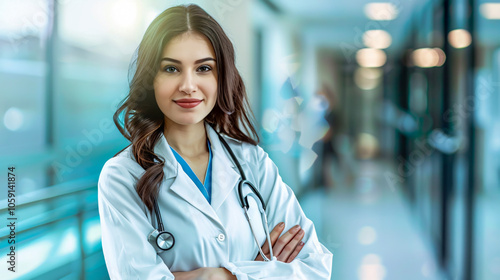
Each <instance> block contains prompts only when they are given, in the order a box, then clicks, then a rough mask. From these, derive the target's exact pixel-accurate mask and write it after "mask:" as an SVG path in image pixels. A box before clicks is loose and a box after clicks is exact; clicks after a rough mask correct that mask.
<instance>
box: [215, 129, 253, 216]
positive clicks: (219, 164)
mask: <svg viewBox="0 0 500 280" xmlns="http://www.w3.org/2000/svg"><path fill="white" fill-rule="evenodd" d="M206 130H207V136H208V138H209V140H210V143H211V148H212V155H213V157H212V208H213V209H214V210H215V211H217V210H218V209H219V207H220V206H221V205H222V204H223V203H224V201H225V200H226V198H227V196H228V195H229V194H230V193H231V192H232V191H233V189H234V188H235V186H236V185H237V183H238V182H239V180H240V178H241V176H240V174H239V172H238V169H237V167H236V165H235V164H234V162H233V161H232V159H231V156H230V155H229V153H228V152H227V151H226V149H225V148H224V146H223V144H222V143H221V141H220V139H219V137H218V135H217V133H216V132H215V130H214V129H213V128H212V127H211V126H210V125H208V124H206ZM235 154H237V153H235ZM245 164H246V163H245V162H242V161H241V160H240V165H241V166H242V167H243V166H244V165H245Z"/></svg>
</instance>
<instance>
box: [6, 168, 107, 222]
mask: <svg viewBox="0 0 500 280" xmlns="http://www.w3.org/2000/svg"><path fill="white" fill-rule="evenodd" d="M96 186H97V179H96V178H95V176H90V177H84V178H80V179H77V180H72V181H69V182H64V183H61V184H57V185H54V186H52V187H47V188H43V189H39V190H36V191H32V192H29V193H26V194H23V195H21V196H18V197H16V207H15V209H16V210H18V209H20V208H25V207H27V206H31V205H33V204H37V203H41V202H47V201H50V200H54V199H56V198H61V197H63V196H68V195H72V194H76V193H79V192H82V191H86V190H89V189H92V188H95V187H96ZM8 210H9V209H8V203H7V199H4V200H2V201H0V214H1V213H2V212H4V211H8Z"/></svg>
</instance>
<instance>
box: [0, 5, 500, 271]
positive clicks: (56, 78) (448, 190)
mask: <svg viewBox="0 0 500 280" xmlns="http://www.w3.org/2000/svg"><path fill="white" fill-rule="evenodd" d="M189 3H195V4H197V5H199V6H200V7H202V8H203V9H205V10H206V12H207V13H209V14H210V15H211V16H212V17H213V18H214V19H215V20H216V21H217V22H219V23H220V25H221V27H222V29H223V30H224V32H226V33H227V37H228V38H229V39H230V41H231V43H232V44H233V47H234V52H235V53H234V56H235V63H234V64H235V66H236V68H237V69H238V72H239V74H240V75H241V78H242V80H243V82H244V85H245V89H246V94H247V95H248V101H249V107H250V108H251V110H252V112H253V115H254V119H252V120H251V121H252V122H253V124H254V126H255V128H256V130H257V135H258V137H259V140H260V142H259V143H258V144H259V146H260V147H262V149H263V151H265V152H266V153H267V154H268V155H269V158H270V159H271V160H272V162H273V163H274V164H275V166H276V167H277V168H278V170H279V175H280V176H281V178H282V180H283V182H284V183H286V185H287V186H289V187H290V189H291V190H293V192H294V194H295V195H296V197H297V199H298V200H299V202H300V205H301V207H302V209H303V211H304V213H305V214H306V216H307V217H308V218H309V219H310V220H312V221H313V223H314V226H315V229H316V232H317V235H318V238H319V241H320V242H321V244H323V245H324V246H325V247H326V248H327V249H328V250H329V251H330V252H331V253H332V254H333V267H332V275H331V279H332V280H497V279H500V238H499V237H500V215H499V213H500V110H498V108H499V107H500V36H499V34H500V33H499V30H500V0H388V1H380V0H377V1H374V0H351V1H341V0H309V1H299V0H213V1H212V0H193V1H185V0H169V1H160V0H145V1H139V0H64V1H62V0H19V1H18V0H16V1H14V0H0V100H1V101H0V182H2V186H3V187H2V188H0V220H1V223H2V227H0V263H2V265H0V278H1V279H2V280H3V279H38V280H45V279H47V280H52V279H64V280H73V279H82V280H83V279H92V280H98V279H110V276H109V273H108V269H107V267H106V262H105V259H104V254H103V245H102V237H103V234H102V233H103V232H105V231H103V230H102V227H101V225H102V224H101V220H100V216H99V209H98V180H99V175H100V174H101V171H102V169H103V166H104V164H105V162H106V161H107V160H108V159H110V158H112V157H113V156H114V155H115V154H117V153H118V152H119V151H121V150H122V149H123V148H125V147H127V145H129V144H130V143H129V142H128V141H127V140H126V139H125V138H124V137H123V135H122V134H120V131H119V130H118V129H117V127H116V126H115V123H114V122H113V114H114V113H115V112H116V110H117V108H118V107H119V106H120V104H121V102H122V100H124V98H126V97H127V95H128V94H129V92H130V87H131V78H132V77H133V74H134V71H135V70H136V68H135V67H137V65H136V64H134V61H135V60H134V59H136V58H137V57H138V46H139V43H140V42H141V40H142V38H143V35H144V34H145V31H146V29H147V27H148V26H150V24H151V23H152V22H153V20H154V19H155V18H156V17H157V16H158V15H161V14H162V12H163V11H164V10H165V9H167V8H169V7H172V6H175V5H181V4H183V5H186V4H189ZM161 42H164V41H161ZM207 42H208V40H207ZM207 45H208V43H207ZM162 60H164V59H162ZM209 60H210V59H209ZM212 60H213V61H215V60H214V59H212ZM213 61H211V63H214V62H213ZM217 63H218V62H217ZM162 67H164V66H162ZM149 70H150V69H148V71H149ZM163 70H165V69H163ZM155 71H156V72H155ZM158 71H159V70H154V69H153V70H151V73H153V74H155V75H156V74H157V73H158ZM216 82H218V81H217V80H216V79H213V84H216ZM145 87H152V85H145ZM153 88H154V87H153ZM213 88H214V92H216V90H215V88H216V87H215V86H214V87H213ZM217 89H219V88H218V87H217ZM149 92H153V94H154V90H150V91H149ZM176 108H177V107H176ZM228 114H229V113H228ZM231 114H232V113H231ZM122 117H123V115H119V117H118V119H120V118H122ZM197 124H199V123H197ZM207 153H208V151H207ZM272 167H273V168H274V166H272ZM207 169H208V167H207ZM216 187H217V186H214V188H216ZM208 190H209V188H207V192H209V191H208ZM212 190H213V189H212ZM134 194H135V193H134ZM203 202H205V201H203ZM209 203H210V202H209ZM125 208H126V207H125ZM207 208H208V209H210V210H211V208H210V205H208V204H207ZM296 209H298V207H297V208H296ZM238 210H240V209H238ZM228 212H229V213H232V212H231V211H228ZM295 213H297V212H295ZM165 216H166V215H165ZM163 218H164V220H165V224H168V223H169V219H168V218H167V217H163ZM148 225H149V224H148ZM242 226H246V221H245V220H242ZM142 228H144V227H142ZM234 228H236V227H234ZM144 238H145V239H144V240H148V241H149V236H145V237H144ZM221 239H225V236H221ZM137 240H138V239H137ZM14 242H15V244H14ZM123 244H127V240H123ZM14 245H15V246H14ZM243 245H245V244H243ZM245 248H251V247H245ZM256 248H257V247H256ZM155 257H156V256H155ZM301 257H302V256H301ZM318 263H319V262H318ZM160 264H162V263H160ZM253 264H255V263H252V265H253ZM162 268H164V267H162ZM14 269H15V270H16V272H13V270H14ZM307 280H316V279H307Z"/></svg>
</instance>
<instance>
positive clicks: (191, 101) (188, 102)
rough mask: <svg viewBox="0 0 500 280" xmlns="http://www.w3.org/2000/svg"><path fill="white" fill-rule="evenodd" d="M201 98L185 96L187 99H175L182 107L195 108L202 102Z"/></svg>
mask: <svg viewBox="0 0 500 280" xmlns="http://www.w3.org/2000/svg"><path fill="white" fill-rule="evenodd" d="M201 101H203V100H200V99H195V98H185V99H179V100H174V102H175V103H176V104H177V105H179V106H181V107H182V108H194V107H196V106H198V104H200V103H201Z"/></svg>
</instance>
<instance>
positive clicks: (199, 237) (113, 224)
mask: <svg viewBox="0 0 500 280" xmlns="http://www.w3.org/2000/svg"><path fill="white" fill-rule="evenodd" d="M206 130H207V136H208V137H209V139H210V143H211V148H212V155H213V158H212V204H211V205H210V204H209V203H208V201H207V200H206V199H205V197H204V196H203V195H202V193H201V192H200V191H199V190H198V188H197V187H196V185H195V184H194V183H193V182H192V180H191V179H190V178H189V176H188V175H187V174H186V173H185V172H184V171H183V169H182V167H181V166H180V164H179V163H178V162H177V161H176V159H175V157H174V155H173V154H172V151H171V150H170V147H169V145H168V143H167V141H166V139H165V138H164V137H163V136H162V137H161V138H160V139H159V141H158V142H157V145H156V146H155V153H156V154H158V155H161V156H163V157H164V158H165V167H164V173H165V176H164V180H163V183H162V185H161V188H160V192H159V198H158V205H159V208H160V211H161V215H162V220H163V223H164V227H165V230H166V231H168V232H171V233H172V234H173V235H174V238H175V245H174V247H173V248H172V249H171V250H168V251H163V252H160V253H159V254H157V252H156V249H155V248H154V247H153V246H152V245H151V244H150V243H149V242H148V241H147V236H148V234H149V233H150V232H151V231H152V230H153V229H154V227H156V223H155V220H154V219H155V215H154V214H153V215H152V216H151V215H150V213H149V211H148V210H147V208H146V206H145V205H144V204H143V202H142V201H141V199H140V198H139V196H138V195H137V193H136V191H135V184H136V182H137V180H138V179H139V178H140V177H141V175H142V174H143V173H144V169H143V168H142V167H140V166H139V165H138V164H137V163H136V162H135V161H134V160H133V157H132V156H131V155H132V153H131V149H130V147H128V148H127V149H126V150H125V151H124V152H122V153H120V154H119V155H118V156H116V157H113V158H111V159H109V160H108V161H107V162H106V164H105V165H104V167H103V169H102V172H101V175H100V178H99V184H98V200H99V215H100V219H101V230H102V247H103V252H104V258H105V261H106V266H107V268H108V272H109V275H110V277H111V279H165V280H166V279H174V276H173V274H172V273H171V272H176V271H190V270H194V269H197V268H200V267H224V268H226V269H228V270H229V271H230V272H231V273H232V274H233V275H236V277H237V278H238V279H239V280H243V279H245V280H246V279H306V280H316V279H330V275H331V268H332V253H330V251H328V249H327V248H325V247H324V246H323V245H322V244H321V243H320V242H319V241H318V238H317V235H316V231H315V229H314V225H313V223H312V222H311V221H310V220H309V219H308V218H307V217H306V216H305V215H304V213H303V211H302V209H301V207H300V205H299V203H298V202H297V199H296V198H295V195H294V194H293V192H292V190H291V189H290V188H289V187H288V186H287V185H286V184H285V183H283V181H282V180H281V177H280V176H279V174H278V169H277V167H276V165H275V164H274V163H273V162H272V161H271V159H270V158H269V157H268V155H267V153H266V152H264V150H262V148H260V147H259V146H254V145H251V144H248V143H241V142H239V141H236V140H234V139H231V138H228V137H225V139H227V142H228V144H229V146H230V147H231V148H232V150H233V151H234V153H235V155H236V157H237V158H238V160H239V162H240V164H241V166H242V168H243V170H244V172H245V173H246V176H247V179H248V180H250V181H251V182H253V184H254V185H255V186H256V188H257V189H258V190H259V191H260V193H261V195H262V197H263V199H264V201H265V202H266V204H267V209H266V213H267V217H268V222H269V230H272V229H273V228H274V227H275V226H276V225H277V224H278V223H279V222H285V230H284V231H283V233H285V232H286V231H288V229H289V228H291V227H292V226H294V225H296V224H300V226H301V227H302V229H304V231H305V236H304V238H303V241H304V242H305V245H304V247H303V249H302V251H301V252H300V253H299V255H298V256H297V257H296V258H295V260H294V261H293V262H291V263H284V262H280V261H277V260H273V261H271V262H263V261H254V259H255V257H256V256H257V254H258V247H257V245H256V244H255V241H254V239H253V236H252V234H251V231H250V227H249V225H248V222H247V220H246V219H245V216H244V211H243V209H242V208H241V206H240V202H239V200H238V197H237V189H238V188H237V182H238V181H239V179H240V174H239V172H238V169H237V167H236V165H235V164H234V163H233V162H232V160H231V158H230V156H229V153H228V152H227V151H226V150H225V149H224V147H223V146H222V143H221V142H220V140H219V139H218V136H217V134H216V133H215V131H214V130H213V128H212V127H211V126H209V125H208V124H206ZM245 188H246V189H248V187H245ZM245 192H249V191H248V190H245ZM249 201H250V211H249V212H250V217H251V219H252V224H253V225H254V229H256V231H257V236H258V239H259V242H260V244H261V245H262V244H264V242H265V234H264V229H263V226H262V222H261V219H260V214H259V212H258V209H257V204H256V202H255V201H254V200H253V199H252V198H250V199H249Z"/></svg>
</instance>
